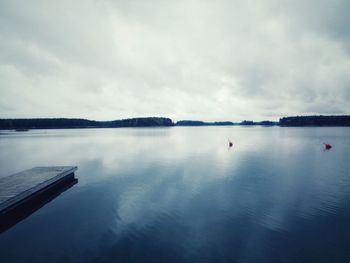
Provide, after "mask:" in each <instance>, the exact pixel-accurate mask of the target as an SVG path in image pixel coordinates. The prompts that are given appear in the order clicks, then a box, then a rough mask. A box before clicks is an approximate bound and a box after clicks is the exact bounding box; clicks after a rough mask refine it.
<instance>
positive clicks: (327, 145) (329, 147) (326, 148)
mask: <svg viewBox="0 0 350 263" xmlns="http://www.w3.org/2000/svg"><path fill="white" fill-rule="evenodd" d="M324 148H325V150H330V149H331V148H332V145H331V144H329V143H324Z"/></svg>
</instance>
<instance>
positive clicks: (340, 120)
mask: <svg viewBox="0 0 350 263" xmlns="http://www.w3.org/2000/svg"><path fill="white" fill-rule="evenodd" d="M231 125H242V126H253V125H261V126H275V125H279V126H282V127H289V126H295V127H296V126H350V115H343V116H295V117H284V118H281V119H280V120H279V122H273V121H260V122H254V121H247V120H244V121H242V122H239V123H234V122H231V121H223V122H203V121H196V120H181V121H178V122H176V123H174V122H173V121H172V120H171V119H169V118H160V117H147V118H131V119H123V120H114V121H93V120H86V119H68V118H41V119H0V129H2V130H29V129H74V128H122V127H171V126H231Z"/></svg>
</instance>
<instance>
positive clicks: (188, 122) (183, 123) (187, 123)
mask: <svg viewBox="0 0 350 263" xmlns="http://www.w3.org/2000/svg"><path fill="white" fill-rule="evenodd" d="M229 125H235V124H234V123H233V122H231V121H218V122H204V121H192V120H183V121H178V122H176V126H229Z"/></svg>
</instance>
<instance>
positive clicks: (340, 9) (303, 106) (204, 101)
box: [0, 0, 350, 121]
mask: <svg viewBox="0 0 350 263" xmlns="http://www.w3.org/2000/svg"><path fill="white" fill-rule="evenodd" d="M349 10H350V1H349V0H329V1H325V0H308V1H305V0H286V1H284V0H256V1H249V0H248V1H247V0H239V1H237V0H227V1H224V0H223V1H214V0H208V1H205V0H197V1H195V0H194V1H191V0H184V1H175V0H174V1H166V0H144V1H133V0H120V1H108V0H96V1H93V0H83V1H71V0H69V1H65V0H60V1H46V0H43V1H17V0H9V1H6V0H0V93H1V94H0V95H1V96H0V118H18V117H82V118H88V119H96V120H112V119H120V118H128V117H140V116H166V117H170V118H172V119H173V120H180V119H199V120H209V121H210V120H232V121H239V120H243V119H253V120H262V119H271V120H277V119H278V118H279V117H282V116H288V115H301V114H349V113H350V15H349Z"/></svg>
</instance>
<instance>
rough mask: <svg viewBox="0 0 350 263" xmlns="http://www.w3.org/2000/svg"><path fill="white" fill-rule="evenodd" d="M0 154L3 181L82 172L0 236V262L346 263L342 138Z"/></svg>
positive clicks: (42, 146) (184, 138)
mask: <svg viewBox="0 0 350 263" xmlns="http://www.w3.org/2000/svg"><path fill="white" fill-rule="evenodd" d="M228 139H231V140H232V141H233V142H234V147H233V148H230V149H228ZM323 142H328V143H331V144H332V145H333V146H334V147H333V148H332V149H331V150H330V151H324V149H323V144H322V143H323ZM0 149H1V150H0V177H3V176H7V175H9V174H12V173H16V172H19V171H22V170H25V169H28V168H31V167H34V166H56V165H77V166H78V167H79V168H78V171H77V173H76V177H77V178H78V180H79V181H78V183H77V184H76V185H74V186H73V187H71V188H70V189H68V190H67V191H65V192H63V193H61V194H60V195H59V196H58V197H56V198H55V199H54V200H52V201H51V202H49V203H48V204H46V205H45V206H44V207H42V208H41V209H39V210H37V211H36V212H35V213H33V214H32V215H30V216H29V217H27V218H26V219H24V220H23V221H21V222H20V223H18V224H16V225H15V226H13V227H12V228H10V229H9V230H7V231H5V232H3V233H2V234H0V261H1V262H350V252H349V251H350V250H349V244H350V227H349V222H350V129H349V128H324V127H323V128H279V127H269V128H267V127H175V128H155V129H150V128H144V129H142V128H141V129H126V128H123V129H77V130H32V131H29V132H13V131H1V132H0Z"/></svg>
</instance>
